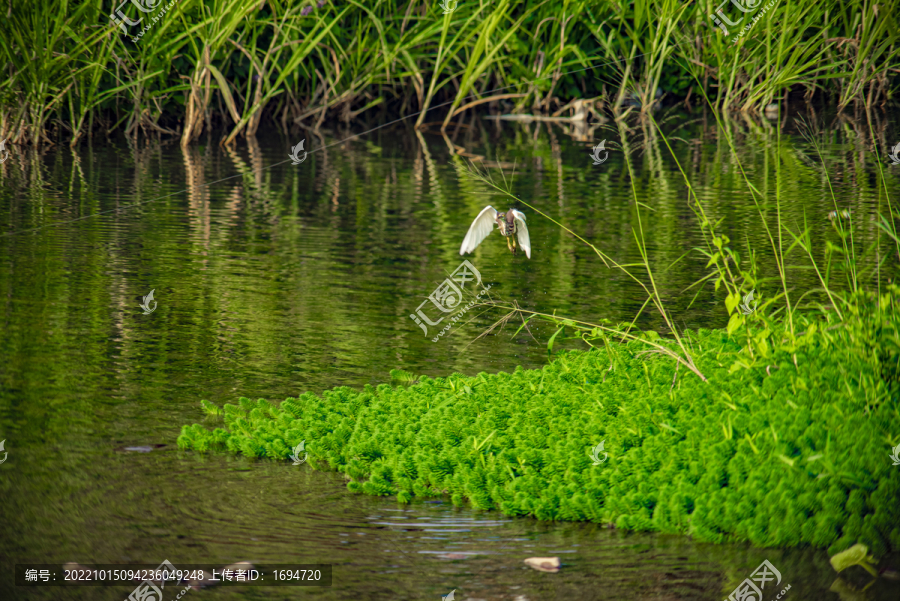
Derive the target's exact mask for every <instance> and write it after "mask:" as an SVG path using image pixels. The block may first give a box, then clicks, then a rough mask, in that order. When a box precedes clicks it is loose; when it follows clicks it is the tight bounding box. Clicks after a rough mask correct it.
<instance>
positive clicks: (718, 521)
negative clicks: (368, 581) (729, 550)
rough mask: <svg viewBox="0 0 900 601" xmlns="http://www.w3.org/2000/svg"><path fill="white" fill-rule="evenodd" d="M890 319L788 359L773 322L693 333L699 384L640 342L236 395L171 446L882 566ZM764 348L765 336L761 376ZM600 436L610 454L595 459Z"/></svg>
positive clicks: (889, 489)
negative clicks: (382, 379) (208, 422)
mask: <svg viewBox="0 0 900 601" xmlns="http://www.w3.org/2000/svg"><path fill="white" fill-rule="evenodd" d="M894 292H895V293H896V291H894ZM895 295H896V294H895ZM889 300H890V299H889ZM895 306H896V303H895V302H894V301H892V300H890V302H885V301H884V299H882V302H881V307H882V309H883V308H885V307H889V308H890V309H891V310H889V311H885V310H874V309H873V310H871V311H868V312H860V314H858V315H855V316H854V318H853V319H854V321H853V322H847V323H842V324H835V323H829V322H828V321H827V320H826V319H824V318H823V320H822V321H820V322H819V323H818V324H817V327H813V325H814V324H813V322H812V321H811V320H809V319H806V320H804V319H803V318H802V317H801V318H798V319H795V327H799V328H806V329H807V334H805V335H804V336H802V337H801V342H800V343H792V344H794V346H793V347H791V348H788V347H787V346H785V345H784V344H780V343H779V341H783V340H786V339H788V338H789V336H788V334H787V332H785V331H783V330H777V329H774V330H773V329H771V324H769V326H768V328H769V329H767V330H765V331H764V332H762V333H759V332H749V334H750V335H749V336H748V335H747V332H745V333H743V334H742V333H736V334H735V335H733V336H728V335H727V334H726V333H725V332H723V331H715V330H714V331H709V330H699V331H697V332H690V331H688V332H685V333H684V338H686V339H687V340H688V341H689V342H688V344H689V345H690V347H691V348H692V349H694V350H695V355H694V361H695V363H696V365H697V367H698V368H699V370H700V371H701V372H702V373H703V374H704V375H705V376H706V377H707V378H708V381H707V382H702V381H701V380H700V379H699V378H698V377H696V376H695V375H694V374H692V373H690V372H688V370H685V369H681V370H680V371H679V373H678V375H677V377H676V376H675V364H674V362H673V361H672V360H671V359H668V358H666V357H664V356H663V355H660V354H647V353H640V352H639V351H643V350H646V346H645V345H643V344H642V343H641V342H640V341H635V342H631V343H628V344H624V345H621V346H619V347H616V349H615V353H612V354H608V353H607V352H605V351H599V352H598V351H591V352H574V351H573V352H569V353H565V354H562V355H560V356H558V357H557V358H556V359H555V360H554V361H552V362H551V363H550V364H549V365H547V366H546V367H545V368H543V369H539V370H525V369H521V368H517V369H516V370H515V372H514V373H511V374H510V373H503V372H500V373H497V374H493V375H489V374H485V373H481V374H478V375H477V376H474V377H466V376H463V375H461V374H453V375H451V376H449V377H447V378H436V379H431V378H427V377H421V378H420V379H419V382H418V383H416V384H413V385H410V386H406V387H404V386H400V387H392V386H389V385H386V384H382V385H379V386H378V387H377V388H373V387H371V386H366V387H365V388H364V390H363V391H361V392H360V391H354V390H352V389H350V388H347V387H341V388H336V389H334V390H329V391H325V392H324V393H323V394H322V396H321V397H319V396H316V395H314V394H310V393H306V394H304V395H302V396H300V397H299V398H296V399H294V398H290V399H287V400H285V401H284V402H283V403H281V404H280V405H279V406H275V405H273V404H271V403H269V402H268V401H265V400H259V401H251V400H249V399H246V398H242V399H240V400H239V404H238V405H236V406H235V405H226V406H225V407H224V410H223V411H221V412H219V411H218V410H216V412H215V414H217V415H218V414H219V413H221V414H222V416H223V419H224V422H225V429H222V428H218V429H215V430H213V431H209V430H207V429H205V428H203V427H202V426H200V425H193V426H184V428H183V429H182V433H181V435H180V436H179V438H178V444H179V446H181V447H182V448H185V449H194V450H197V451H211V450H227V451H230V452H232V453H242V454H244V455H248V456H252V457H269V458H273V459H286V458H287V457H288V455H289V454H290V452H291V449H292V448H293V447H294V446H295V445H297V444H298V443H299V442H300V441H301V440H305V441H306V452H308V453H309V464H310V465H312V466H313V467H315V468H323V467H325V466H328V469H333V470H337V471H340V472H343V473H344V474H346V475H347V476H348V478H349V479H350V482H349V483H348V489H349V490H351V491H353V492H363V493H367V494H371V495H381V496H396V497H397V500H398V501H399V502H400V503H409V502H411V501H412V500H413V498H415V497H419V498H426V497H433V496H436V495H440V494H445V493H446V494H448V495H449V496H450V499H451V501H452V502H453V503H454V504H455V505H464V504H469V505H471V506H473V507H476V508H481V509H499V510H500V511H502V512H503V513H505V514H507V515H518V516H534V517H535V518H537V519H542V520H588V521H593V522H601V523H609V524H615V525H616V527H618V528H625V529H632V530H645V531H657V532H666V533H681V534H689V535H691V536H694V537H695V538H697V539H700V540H704V541H712V542H742V541H749V542H751V543H753V544H755V545H759V546H776V545H777V546H793V545H800V544H809V545H813V546H815V547H819V548H827V549H828V550H829V552H830V553H832V554H833V553H837V552H839V551H843V550H845V549H847V548H850V547H851V546H853V545H854V544H857V543H862V544H864V545H866V547H867V548H868V549H870V550H871V552H872V553H873V555H875V556H879V555H881V554H883V553H886V552H888V551H890V550H897V549H900V528H898V526H897V524H898V523H900V505H898V504H897V502H896V501H897V499H898V498H900V469H897V468H896V467H892V465H891V463H892V462H891V461H890V459H889V451H890V446H891V442H892V441H893V444H896V437H897V436H898V434H900V411H898V401H900V398H898V397H900V395H898V387H897V386H896V384H897V373H898V371H897V368H896V364H897V360H898V359H897V358H898V357H900V353H898V349H900V346H898V343H897V341H900V337H898V335H897V332H898V331H900V328H898V324H900V317H898V312H897V311H896V309H894V307H895ZM757 335H759V336H762V335H764V336H766V337H768V341H769V342H768V343H767V345H768V346H767V353H766V354H765V359H764V360H762V359H761V358H760V355H761V353H757V358H756V362H754V360H753V359H752V358H751V357H750V353H749V352H748V347H747V344H748V340H752V337H753V336H757ZM649 337H652V334H651V335H649ZM655 339H656V340H659V341H662V342H663V343H666V341H665V340H664V339H659V338H655ZM611 357H612V358H611ZM795 357H796V360H795ZM610 361H612V363H610ZM739 364H740V365H739ZM738 365H739V366H738ZM736 366H738V367H736ZM767 367H768V368H769V369H768V370H767V369H766V368H767ZM393 377H394V379H395V380H397V379H402V380H404V381H408V382H411V381H414V377H413V376H412V375H411V374H406V373H405V372H403V373H401V372H394V373H393ZM673 378H674V381H675V384H674V386H673V384H672V383H673ZM203 406H204V408H205V409H207V411H209V412H210V413H213V411H212V410H211V409H212V407H214V406H212V404H211V403H209V404H208V405H207V403H205V402H204V403H203ZM601 441H605V452H607V453H608V459H607V460H605V461H603V462H601V463H599V464H596V465H595V464H594V461H593V460H592V458H591V449H592V448H594V447H595V446H596V445H597V444H598V443H599V442H601Z"/></svg>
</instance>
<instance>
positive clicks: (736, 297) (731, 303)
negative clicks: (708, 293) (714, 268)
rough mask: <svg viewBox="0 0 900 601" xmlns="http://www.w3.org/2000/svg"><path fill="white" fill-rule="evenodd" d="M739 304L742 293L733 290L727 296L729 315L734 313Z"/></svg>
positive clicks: (726, 306) (726, 304) (726, 302)
mask: <svg viewBox="0 0 900 601" xmlns="http://www.w3.org/2000/svg"><path fill="white" fill-rule="evenodd" d="M739 304H741V295H740V294H738V293H737V292H732V293H731V294H729V295H728V296H727V297H726V298H725V308H726V309H728V314H729V315H731V314H732V313H734V310H735V309H736V308H737V306H738V305H739Z"/></svg>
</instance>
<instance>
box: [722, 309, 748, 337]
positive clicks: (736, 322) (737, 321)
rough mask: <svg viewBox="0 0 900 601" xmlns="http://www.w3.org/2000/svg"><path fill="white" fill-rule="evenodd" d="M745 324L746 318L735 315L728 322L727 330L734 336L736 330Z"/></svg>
mask: <svg viewBox="0 0 900 601" xmlns="http://www.w3.org/2000/svg"><path fill="white" fill-rule="evenodd" d="M743 323H744V316H743V315H741V314H740V313H734V314H733V315H732V316H731V319H729V320H728V325H727V326H726V328H725V331H727V332H728V333H729V334H734V332H735V330H737V329H738V328H739V327H741V325H742V324H743Z"/></svg>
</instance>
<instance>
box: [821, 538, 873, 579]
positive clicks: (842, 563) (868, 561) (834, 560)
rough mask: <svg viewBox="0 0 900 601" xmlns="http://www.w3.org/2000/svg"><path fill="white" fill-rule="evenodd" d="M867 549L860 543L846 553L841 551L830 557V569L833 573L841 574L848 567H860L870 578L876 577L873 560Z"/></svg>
mask: <svg viewBox="0 0 900 601" xmlns="http://www.w3.org/2000/svg"><path fill="white" fill-rule="evenodd" d="M868 553H869V548H868V547H867V546H865V545H863V544H861V543H856V544H855V545H853V546H852V547H850V548H849V549H847V550H846V551H841V552H840V553H837V554H836V555H833V556H832V557H831V567H833V568H834V571H835V572H838V573H840V572H843V571H844V570H846V569H847V568H849V567H850V566H861V567H862V568H863V569H865V570H866V571H867V572H869V573H870V574H872V576H876V577H877V576H878V571H877V570H876V569H875V563H874V562H875V558H874V557H872V556H870V555H868Z"/></svg>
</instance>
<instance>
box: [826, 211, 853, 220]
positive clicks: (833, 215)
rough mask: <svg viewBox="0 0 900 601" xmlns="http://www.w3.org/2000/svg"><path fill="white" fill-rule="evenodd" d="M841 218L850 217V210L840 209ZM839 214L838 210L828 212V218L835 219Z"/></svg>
mask: <svg viewBox="0 0 900 601" xmlns="http://www.w3.org/2000/svg"><path fill="white" fill-rule="evenodd" d="M840 215H841V219H850V211H840ZM837 216H838V211H832V212H830V213H828V219H830V220H832V221H834V220H835V219H836V218H837Z"/></svg>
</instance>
